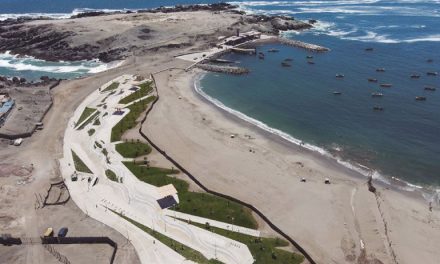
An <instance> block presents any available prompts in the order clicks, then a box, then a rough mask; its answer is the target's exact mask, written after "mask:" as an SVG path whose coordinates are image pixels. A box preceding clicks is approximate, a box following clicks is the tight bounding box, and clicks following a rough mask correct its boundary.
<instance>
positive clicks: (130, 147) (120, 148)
mask: <svg viewBox="0 0 440 264" xmlns="http://www.w3.org/2000/svg"><path fill="white" fill-rule="evenodd" d="M116 151H117V152H119V154H121V155H122V156H123V157H125V158H137V157H139V156H143V155H148V154H150V152H151V147H150V145H148V144H146V143H142V142H124V143H119V144H117V145H116Z"/></svg>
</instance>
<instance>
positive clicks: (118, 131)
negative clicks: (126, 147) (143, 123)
mask: <svg viewBox="0 0 440 264" xmlns="http://www.w3.org/2000/svg"><path fill="white" fill-rule="evenodd" d="M155 99H156V97H155V96H151V97H148V98H146V99H144V100H142V101H139V102H136V103H134V104H132V105H130V106H129V107H128V108H129V109H130V113H128V114H127V115H126V116H125V117H124V118H123V119H122V120H121V121H119V122H118V123H117V124H116V125H115V126H114V127H113V128H112V135H111V141H112V142H115V141H119V140H121V137H122V135H123V134H124V132H125V131H127V130H129V129H132V128H133V127H135V126H136V125H137V123H138V122H137V119H138V118H139V116H140V115H141V114H142V113H143V112H144V111H145V110H147V107H148V104H149V103H151V102H152V101H154V100H155Z"/></svg>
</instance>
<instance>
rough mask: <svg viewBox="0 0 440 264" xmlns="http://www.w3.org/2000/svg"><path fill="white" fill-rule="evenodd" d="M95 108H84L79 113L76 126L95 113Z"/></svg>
mask: <svg viewBox="0 0 440 264" xmlns="http://www.w3.org/2000/svg"><path fill="white" fill-rule="evenodd" d="M95 111H96V109H95V108H90V107H86V108H84V110H83V112H82V113H81V116H80V117H79V119H78V121H76V124H77V125H79V124H81V123H82V122H83V121H84V120H86V118H87V117H89V116H90V115H91V114H92V113H93V112H95Z"/></svg>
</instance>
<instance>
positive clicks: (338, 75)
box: [336, 73, 345, 78]
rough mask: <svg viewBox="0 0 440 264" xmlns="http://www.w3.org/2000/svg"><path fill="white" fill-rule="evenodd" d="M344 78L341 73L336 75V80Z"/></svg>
mask: <svg viewBox="0 0 440 264" xmlns="http://www.w3.org/2000/svg"><path fill="white" fill-rule="evenodd" d="M344 77H345V76H344V74H341V73H338V74H336V78H344Z"/></svg>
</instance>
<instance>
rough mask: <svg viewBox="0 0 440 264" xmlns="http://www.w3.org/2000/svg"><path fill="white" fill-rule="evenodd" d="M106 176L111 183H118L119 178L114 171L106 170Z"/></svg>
mask: <svg viewBox="0 0 440 264" xmlns="http://www.w3.org/2000/svg"><path fill="white" fill-rule="evenodd" d="M105 176H107V178H108V179H109V180H111V181H114V182H118V176H116V173H115V172H114V171H112V170H109V169H107V170H105Z"/></svg>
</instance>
